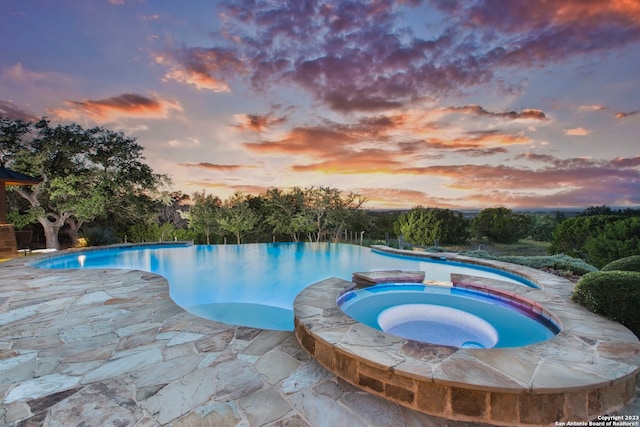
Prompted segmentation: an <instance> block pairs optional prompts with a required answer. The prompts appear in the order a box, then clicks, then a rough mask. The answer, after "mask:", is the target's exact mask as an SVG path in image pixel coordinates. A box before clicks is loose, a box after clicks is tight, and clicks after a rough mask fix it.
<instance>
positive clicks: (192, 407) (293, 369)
mask: <svg viewBox="0 0 640 427" xmlns="http://www.w3.org/2000/svg"><path fill="white" fill-rule="evenodd" d="M27 260H33V259H32V258H30V257H27V258H19V259H16V260H13V261H9V262H6V263H2V264H0V426H24V427H27V426H28V427H33V426H41V425H45V426H48V427H54V426H61V427H68V426H78V425H82V426H86V427H88V426H96V427H97V426H100V427H102V426H107V425H112V426H139V427H151V426H161V425H172V426H180V427H182V426H184V427H186V426H215V427H226V426H252V427H253V426H270V427H271V426H272V427H276V426H280V427H302V426H314V427H315V426H318V427H321V426H327V427H334V426H339V425H349V426H350V427H359V426H381V427H394V426H397V427H404V426H415V427H417V426H434V427H435V426H442V425H449V426H465V425H467V424H465V423H457V422H454V423H450V422H449V423H446V422H445V420H443V419H441V418H438V417H431V416H427V415H424V414H421V413H418V412H415V411H412V410H409V409H406V408H404V407H402V406H399V405H397V404H394V403H391V402H388V401H386V400H384V399H382V398H380V397H377V396H373V395H372V394H370V393H366V392H364V391H362V390H360V389H357V388H355V387H353V386H352V385H350V384H348V383H346V382H345V381H343V380H341V379H339V378H337V377H335V376H334V375H333V374H331V373H330V372H328V371H327V370H326V369H324V368H323V367H322V366H320V365H319V364H318V363H317V362H315V361H314V360H313V359H311V358H310V357H309V355H308V354H307V353H306V352H305V351H304V350H303V349H302V348H301V347H300V345H299V344H298V342H297V341H296V339H295V336H294V334H293V332H286V331H285V332H283V331H268V330H261V329H254V328H247V327H238V326H233V325H227V324H224V323H219V322H214V321H210V320H206V319H202V318H199V317H196V316H194V315H192V314H190V313H188V312H185V311H184V310H183V309H182V308H180V307H178V306H177V305H176V304H174V303H173V301H172V300H171V299H170V297H169V293H168V291H169V288H168V284H167V282H166V280H165V279H164V278H162V277H160V276H157V275H154V274H150V273H147V272H141V271H126V270H106V269H105V270H42V269H36V268H32V267H29V266H28V265H26V261H27ZM474 425H475V424H474Z"/></svg>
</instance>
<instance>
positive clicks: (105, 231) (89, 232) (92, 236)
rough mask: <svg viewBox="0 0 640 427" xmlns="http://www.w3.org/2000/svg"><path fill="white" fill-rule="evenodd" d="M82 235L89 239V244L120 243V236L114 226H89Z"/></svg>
mask: <svg viewBox="0 0 640 427" xmlns="http://www.w3.org/2000/svg"><path fill="white" fill-rule="evenodd" d="M82 237H84V238H85V239H86V240H87V245H89V246H106V245H113V244H115V243H120V237H118V234H117V233H116V232H115V231H114V230H113V228H110V227H103V226H101V225H97V226H95V227H90V228H87V229H86V230H84V233H82Z"/></svg>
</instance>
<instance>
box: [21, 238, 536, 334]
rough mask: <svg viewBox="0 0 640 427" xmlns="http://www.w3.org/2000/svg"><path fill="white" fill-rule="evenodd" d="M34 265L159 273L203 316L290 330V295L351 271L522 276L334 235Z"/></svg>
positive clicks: (84, 256)
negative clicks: (330, 239)
mask: <svg viewBox="0 0 640 427" xmlns="http://www.w3.org/2000/svg"><path fill="white" fill-rule="evenodd" d="M32 265H33V266H34V267H38V268H92V269H95V268H125V269H137V270H144V271H149V272H152V273H156V274H159V275H162V276H163V277H165V278H166V279H167V281H168V282H169V288H170V295H171V298H172V299H173V300H174V301H175V302H176V304H178V305H179V306H181V307H182V308H184V309H185V310H187V311H189V312H191V313H193V314H195V315H198V316H201V317H205V318H208V319H211V320H217V321H221V322H225V323H230V324H235V325H243V326H250V327H259V328H262V329H273V330H287V331H288V330H293V308H292V307H293V301H294V299H295V297H296V295H297V294H298V293H299V292H300V291H301V290H302V289H304V288H305V287H307V286H308V285H310V284H312V283H316V282H318V281H320V280H323V279H326V278H329V277H337V278H341V279H344V280H350V279H351V275H352V273H354V272H357V271H373V270H394V269H395V270H421V271H425V279H428V280H436V281H448V280H450V274H451V273H452V272H456V273H460V274H469V275H476V276H481V277H489V278H497V279H499V280H503V281H509V282H514V283H521V284H526V283H525V282H524V281H518V280H517V279H515V278H513V277H510V276H509V275H508V274H507V273H501V272H500V271H499V270H495V271H489V270H488V269H486V268H483V269H477V268H472V267H465V266H463V265H460V264H459V263H456V264H455V265H454V264H451V263H445V262H437V261H429V260H425V259H408V258H402V257H397V256H388V255H385V254H383V253H374V252H373V251H371V250H370V249H369V248H366V247H362V246H356V245H348V244H340V243H256V244H243V245H185V244H175V245H174V244H169V245H146V246H144V245H143V246H137V245H134V246H121V247H115V248H104V249H102V248H101V249H98V250H86V251H79V252H73V253H68V254H61V255H54V256H49V257H47V258H44V259H42V260H39V261H36V262H34V263H33V264H32Z"/></svg>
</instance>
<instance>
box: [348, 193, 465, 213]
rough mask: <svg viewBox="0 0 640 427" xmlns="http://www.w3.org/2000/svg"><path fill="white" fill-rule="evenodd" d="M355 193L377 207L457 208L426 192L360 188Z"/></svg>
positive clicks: (445, 200) (449, 200) (449, 202)
mask: <svg viewBox="0 0 640 427" xmlns="http://www.w3.org/2000/svg"><path fill="white" fill-rule="evenodd" d="M355 191H356V192H357V193H359V194H361V195H362V196H364V197H365V198H366V199H367V205H372V206H376V207H384V208H398V209H407V207H408V206H409V205H413V206H428V207H439V208H455V207H456V206H457V205H456V204H454V203H452V202H451V199H445V198H439V197H432V196H430V195H429V194H427V193H425V192H422V191H417V190H409V189H402V188H358V189H356V190H355ZM458 206H459V205H458Z"/></svg>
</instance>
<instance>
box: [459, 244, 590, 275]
mask: <svg viewBox="0 0 640 427" xmlns="http://www.w3.org/2000/svg"><path fill="white" fill-rule="evenodd" d="M461 255H466V256H470V257H475V258H483V259H492V260H496V261H504V262H510V263H512V264H518V265H524V266H527V267H531V268H536V269H538V270H540V269H542V268H553V269H554V270H558V271H570V272H572V273H573V274H577V275H578V276H581V275H583V274H587V273H589V272H592V271H597V270H598V269H597V268H595V267H594V266H592V265H589V264H587V263H586V262H584V261H583V260H581V259H579V258H573V257H570V256H569V255H564V254H558V255H546V256H519V255H505V256H499V257H496V256H492V255H490V254H489V253H488V252H486V251H482V250H475V251H468V252H463V253H461Z"/></svg>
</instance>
